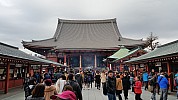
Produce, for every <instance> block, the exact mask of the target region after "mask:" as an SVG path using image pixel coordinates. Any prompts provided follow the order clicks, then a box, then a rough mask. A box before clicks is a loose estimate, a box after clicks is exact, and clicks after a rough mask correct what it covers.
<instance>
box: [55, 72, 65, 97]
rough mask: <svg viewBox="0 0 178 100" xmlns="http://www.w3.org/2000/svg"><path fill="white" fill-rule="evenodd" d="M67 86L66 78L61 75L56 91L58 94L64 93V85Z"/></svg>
mask: <svg viewBox="0 0 178 100" xmlns="http://www.w3.org/2000/svg"><path fill="white" fill-rule="evenodd" d="M65 84H66V76H65V75H61V76H60V78H59V79H58V80H57V82H56V91H57V93H62V89H63V87H64V85H65Z"/></svg>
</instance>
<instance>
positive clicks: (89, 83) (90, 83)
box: [88, 71, 94, 88]
mask: <svg viewBox="0 0 178 100" xmlns="http://www.w3.org/2000/svg"><path fill="white" fill-rule="evenodd" d="M93 80H94V79H93V75H92V73H91V72H90V71H89V72H88V85H89V87H90V86H91V88H92V82H93Z"/></svg>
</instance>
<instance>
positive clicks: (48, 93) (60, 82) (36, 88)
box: [24, 69, 178, 100]
mask: <svg viewBox="0 0 178 100" xmlns="http://www.w3.org/2000/svg"><path fill="white" fill-rule="evenodd" d="M25 80H26V82H25V83H26V84H24V89H25V97H26V100H82V89H83V90H90V89H91V88H92V83H95V87H96V88H97V89H98V90H100V89H101V84H102V88H103V89H102V90H103V94H104V95H107V96H108V100H116V97H118V99H119V100H128V98H129V97H128V91H129V90H130V89H131V90H132V92H134V94H135V100H142V99H141V94H142V87H143V86H144V89H145V90H146V91H147V90H148V91H150V92H151V93H152V95H151V97H150V99H151V100H156V92H157V93H158V94H159V92H160V100H167V96H168V88H169V82H168V75H167V73H165V72H163V71H161V72H160V73H155V72H154V69H152V71H151V72H150V73H148V72H147V71H146V70H143V73H142V74H141V75H137V76H136V75H135V74H134V73H133V72H128V71H125V72H113V71H112V70H109V71H106V70H105V71H102V72H101V71H92V70H86V71H77V72H74V71H70V72H69V73H65V72H61V73H56V74H55V75H54V74H53V75H51V74H50V73H45V74H44V76H41V75H40V74H39V73H35V74H34V75H33V76H31V77H30V76H29V77H27V78H26V79H25ZM142 84H143V85H142ZM174 84H175V86H176V87H177V89H178V73H177V74H176V75H175V79H174ZM122 92H123V96H124V97H122V96H121V94H122ZM177 98H178V92H177Z"/></svg>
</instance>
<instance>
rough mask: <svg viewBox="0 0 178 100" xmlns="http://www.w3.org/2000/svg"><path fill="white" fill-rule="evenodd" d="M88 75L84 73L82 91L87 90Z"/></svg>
mask: <svg viewBox="0 0 178 100" xmlns="http://www.w3.org/2000/svg"><path fill="white" fill-rule="evenodd" d="M88 84H89V83H88V74H87V72H85V73H84V89H89V85H88Z"/></svg>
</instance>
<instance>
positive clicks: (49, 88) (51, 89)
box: [44, 79, 57, 100]
mask: <svg viewBox="0 0 178 100" xmlns="http://www.w3.org/2000/svg"><path fill="white" fill-rule="evenodd" d="M45 85H46V86H45V91H44V97H45V100H51V99H50V96H52V95H57V91H56V87H55V86H54V85H52V80H51V79H47V80H45Z"/></svg>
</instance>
